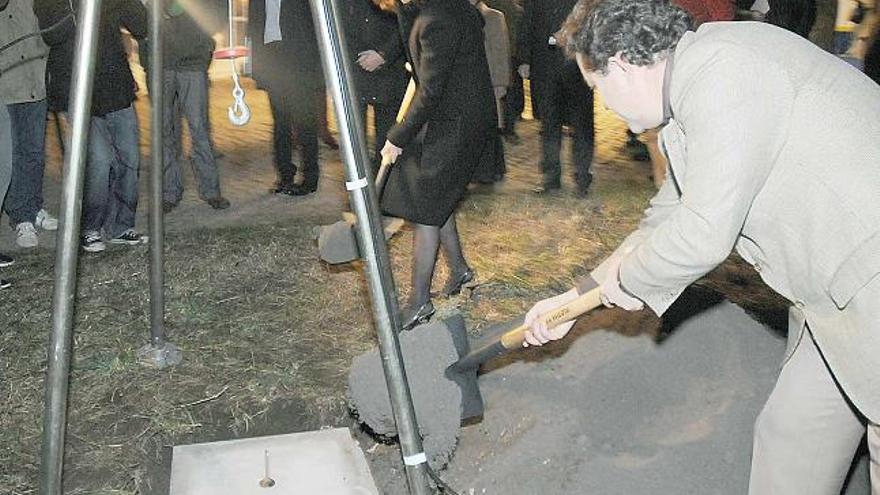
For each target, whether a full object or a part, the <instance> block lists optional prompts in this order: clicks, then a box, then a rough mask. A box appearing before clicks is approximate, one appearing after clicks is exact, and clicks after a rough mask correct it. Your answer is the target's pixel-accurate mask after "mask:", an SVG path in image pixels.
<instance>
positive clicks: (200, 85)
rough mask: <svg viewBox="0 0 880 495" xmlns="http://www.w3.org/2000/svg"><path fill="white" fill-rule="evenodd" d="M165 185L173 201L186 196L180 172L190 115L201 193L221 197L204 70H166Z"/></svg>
mask: <svg viewBox="0 0 880 495" xmlns="http://www.w3.org/2000/svg"><path fill="white" fill-rule="evenodd" d="M163 83H164V84H163V86H164V88H163V89H164V90H165V92H164V96H163V99H164V102H165V114H164V126H163V131H162V132H163V136H164V139H165V147H164V148H165V151H164V155H165V156H164V161H165V174H164V175H165V181H164V182H165V186H164V191H163V193H162V199H163V200H164V201H167V202H170V203H175V204H176V203H178V202H180V199H181V197H183V180H182V179H181V176H180V159H181V156H180V155H182V153H181V149H182V148H181V146H182V143H181V137H182V136H181V125H182V123H183V122H182V117H186V122H187V124H188V125H189V135H190V141H191V142H192V160H191V161H192V165H193V171H194V172H195V175H196V178H198V180H199V197H200V198H202V199H205V200H207V199H213V198H217V197H220V176H219V173H218V171H217V162H216V161H215V160H214V149H213V145H212V143H211V134H210V125H209V123H208V75H207V74H206V73H205V72H201V71H174V70H165V73H164V80H163Z"/></svg>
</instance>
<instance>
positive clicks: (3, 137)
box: [0, 105, 12, 206]
mask: <svg viewBox="0 0 880 495" xmlns="http://www.w3.org/2000/svg"><path fill="white" fill-rule="evenodd" d="M11 177H12V121H11V120H10V119H9V112H8V111H7V110H6V105H0V206H2V205H3V201H4V199H5V198H6V191H7V190H8V188H9V180H10V178H11Z"/></svg>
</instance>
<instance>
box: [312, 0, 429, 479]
mask: <svg viewBox="0 0 880 495" xmlns="http://www.w3.org/2000/svg"><path fill="white" fill-rule="evenodd" d="M337 1H338V0H310V3H311V6H312V17H313V18H314V21H315V29H316V30H317V34H318V41H319V44H320V49H321V59H322V60H323V62H324V63H323V66H324V76H325V79H326V81H327V85H328V86H329V87H330V90H331V93H332V95H333V106H334V108H335V109H336V123H337V126H338V127H339V140H340V144H341V146H340V149H341V150H342V153H343V158H344V160H343V161H344V164H345V180H346V188H347V189H348V190H349V198H350V201H351V206H352V208H353V209H354V213H355V214H356V215H357V219H358V221H357V226H356V227H357V228H356V234H357V239H358V244H359V245H360V248H361V255H362V257H363V260H364V265H365V268H366V270H365V271H366V274H367V282H368V285H369V289H370V299H371V300H372V305H373V317H374V318H373V320H374V321H375V322H376V332H377V334H378V337H379V353H380V354H381V356H382V366H383V368H384V371H385V381H386V383H387V385H388V393H389V395H390V398H391V409H392V411H393V412H394V420H395V422H396V423H397V431H398V434H399V438H400V447H401V450H402V453H403V459H404V468H405V470H406V476H407V481H408V482H409V490H410V493H413V494H417V495H427V494H430V493H432V490H431V487H430V485H429V484H428V473H427V469H426V468H427V463H426V462H427V461H426V459H425V454H424V449H423V448H422V439H421V437H420V436H419V428H418V424H417V423H416V417H415V410H414V409H413V404H412V397H411V396H410V392H409V384H408V383H407V379H406V370H404V367H403V358H402V356H401V353H400V344H399V342H398V339H397V329H398V328H400V322H399V321H398V320H399V316H398V310H397V297H396V293H397V291H396V289H395V287H394V278H393V277H392V274H391V265H390V262H389V259H388V249H387V247H386V245H385V235H384V233H383V227H382V217H381V215H380V214H379V203H378V200H377V198H376V190H375V187H374V186H373V183H374V181H373V178H372V177H370V176H369V172H368V170H369V167H368V166H367V165H366V164H368V163H370V158H369V155H368V154H367V146H366V142H364V136H365V135H366V134H365V133H364V123H363V122H361V117H360V106H359V103H358V99H357V95H356V94H355V92H354V90H353V87H352V81H353V78H352V77H351V71H350V70H349V67H348V62H347V61H349V60H351V58H350V57H349V56H348V55H349V54H348V53H346V49H345V43H344V42H343V33H342V30H341V29H340V26H339V19H341V17H340V16H339V9H338V8H337Z"/></svg>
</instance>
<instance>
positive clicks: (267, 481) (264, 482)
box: [260, 449, 275, 488]
mask: <svg viewBox="0 0 880 495" xmlns="http://www.w3.org/2000/svg"><path fill="white" fill-rule="evenodd" d="M263 454H264V455H263V460H264V462H263V479H261V480H260V486H261V487H263V488H272V487H273V486H275V480H273V479H272V478H270V477H269V449H266V450H264V451H263Z"/></svg>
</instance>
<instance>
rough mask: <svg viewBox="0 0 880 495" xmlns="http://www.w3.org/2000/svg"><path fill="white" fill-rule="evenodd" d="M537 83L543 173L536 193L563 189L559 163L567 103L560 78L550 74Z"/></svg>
mask: <svg viewBox="0 0 880 495" xmlns="http://www.w3.org/2000/svg"><path fill="white" fill-rule="evenodd" d="M532 81H533V82H536V83H537V86H538V91H539V94H540V95H541V98H540V100H539V101H540V105H541V107H540V113H541V130H542V133H541V172H542V173H543V183H542V186H541V187H539V188H537V189H536V190H535V192H539V193H541V192H546V191H549V190H552V189H559V188H560V187H561V174H562V168H561V165H560V163H559V155H560V148H561V147H562V119H563V111H564V109H565V107H564V106H563V105H564V104H565V103H564V102H562V101H560V100H561V98H562V88H561V85H560V81H559V76H558V75H555V74H548V75H547V76H546V78H542V79H540V80H538V81H535V80H534V79H533V80H532Z"/></svg>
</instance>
